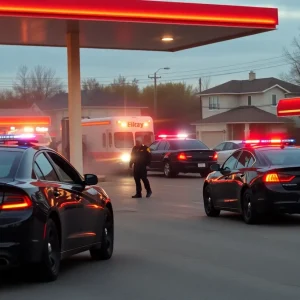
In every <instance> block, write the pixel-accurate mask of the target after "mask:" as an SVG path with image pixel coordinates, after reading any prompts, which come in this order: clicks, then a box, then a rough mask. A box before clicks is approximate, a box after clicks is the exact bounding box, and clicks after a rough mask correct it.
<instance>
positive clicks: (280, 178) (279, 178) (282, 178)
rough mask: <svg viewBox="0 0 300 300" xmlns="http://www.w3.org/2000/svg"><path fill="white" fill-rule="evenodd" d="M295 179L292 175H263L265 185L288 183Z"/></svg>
mask: <svg viewBox="0 0 300 300" xmlns="http://www.w3.org/2000/svg"><path fill="white" fill-rule="evenodd" d="M294 178H295V176H293V175H286V174H279V173H268V174H265V175H264V178H263V180H264V182H266V183H280V182H290V181H292V180H293V179H294Z"/></svg>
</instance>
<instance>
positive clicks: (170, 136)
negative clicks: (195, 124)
mask: <svg viewBox="0 0 300 300" xmlns="http://www.w3.org/2000/svg"><path fill="white" fill-rule="evenodd" d="M187 137H188V134H184V133H179V134H175V135H170V134H160V135H159V136H158V138H160V139H167V138H179V139H186V138H187Z"/></svg>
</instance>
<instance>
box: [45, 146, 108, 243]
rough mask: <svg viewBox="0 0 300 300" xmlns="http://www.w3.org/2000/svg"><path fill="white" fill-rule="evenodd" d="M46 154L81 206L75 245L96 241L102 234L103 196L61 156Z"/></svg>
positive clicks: (63, 182) (52, 153)
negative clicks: (85, 182)
mask: <svg viewBox="0 0 300 300" xmlns="http://www.w3.org/2000/svg"><path fill="white" fill-rule="evenodd" d="M47 154H48V155H49V157H50V159H51V161H52V162H53V164H54V166H55V169H56V170H57V173H58V175H59V178H60V181H61V183H62V184H64V185H65V186H66V188H67V189H68V190H69V191H70V192H71V193H72V195H73V199H75V201H77V202H78V203H80V204H81V207H82V208H83V209H81V210H80V215H79V216H78V219H77V222H78V223H79V224H80V226H79V227H80V230H79V232H78V233H77V236H76V237H74V236H73V238H76V239H77V241H78V244H77V247H84V246H86V245H90V244H94V243H96V242H97V241H99V237H100V236H101V234H102V226H103V222H104V214H103V210H104V206H105V197H101V194H99V192H98V191H97V190H96V189H95V188H93V187H92V186H85V185H84V182H83V181H84V180H83V178H82V177H81V176H80V175H79V173H78V172H77V171H76V170H75V169H74V168H73V167H72V166H71V165H70V164H69V163H68V162H67V161H66V160H65V159H63V158H62V157H61V156H59V155H57V154H56V153H54V152H50V151H49V152H48V153H47Z"/></svg>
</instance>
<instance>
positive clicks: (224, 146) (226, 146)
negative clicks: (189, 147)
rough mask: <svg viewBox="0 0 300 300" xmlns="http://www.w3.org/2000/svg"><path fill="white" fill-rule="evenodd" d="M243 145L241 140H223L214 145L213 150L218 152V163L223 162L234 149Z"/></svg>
mask: <svg viewBox="0 0 300 300" xmlns="http://www.w3.org/2000/svg"><path fill="white" fill-rule="evenodd" d="M243 147H244V144H243V141H242V140H239V141H238V140H235V141H224V142H222V143H221V144H219V145H218V146H216V147H214V148H213V150H215V151H216V152H217V153H218V164H223V163H224V162H225V160H226V159H227V158H228V157H229V156H230V155H231V154H232V153H233V152H234V151H236V150H237V149H240V148H243Z"/></svg>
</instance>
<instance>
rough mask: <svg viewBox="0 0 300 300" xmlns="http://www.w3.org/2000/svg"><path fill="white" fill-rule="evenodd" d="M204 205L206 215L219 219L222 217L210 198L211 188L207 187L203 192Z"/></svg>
mask: <svg viewBox="0 0 300 300" xmlns="http://www.w3.org/2000/svg"><path fill="white" fill-rule="evenodd" d="M203 203H204V210H205V213H206V215H207V216H208V217H218V216H219V215H220V213H221V211H220V210H219V209H216V208H215V207H214V204H213V201H212V199H211V197H210V188H209V186H206V187H205V189H204V191H203Z"/></svg>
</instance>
